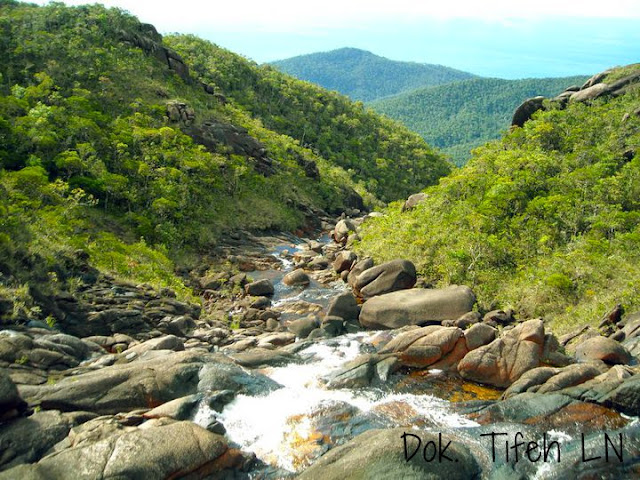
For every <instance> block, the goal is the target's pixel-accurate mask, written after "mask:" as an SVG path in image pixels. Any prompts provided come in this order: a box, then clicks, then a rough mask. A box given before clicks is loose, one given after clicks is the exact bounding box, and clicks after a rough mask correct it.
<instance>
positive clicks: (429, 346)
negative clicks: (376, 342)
mask: <svg viewBox="0 0 640 480" xmlns="http://www.w3.org/2000/svg"><path fill="white" fill-rule="evenodd" d="M468 352H469V350H468V348H467V345H466V342H465V338H464V333H463V332H462V330H460V329H459V328H457V327H441V326H437V325H431V326H428V327H423V328H418V329H415V330H410V331H408V332H406V333H402V334H400V335H398V336H397V337H396V338H394V339H393V340H391V341H390V342H389V343H388V344H387V345H386V346H385V347H384V348H383V349H382V350H381V351H380V353H396V354H397V355H398V358H399V360H400V363H401V364H402V365H404V366H408V367H428V366H433V367H434V368H451V367H455V365H456V364H457V363H458V361H460V359H462V358H463V357H464V356H465V355H466V354H467V353H468Z"/></svg>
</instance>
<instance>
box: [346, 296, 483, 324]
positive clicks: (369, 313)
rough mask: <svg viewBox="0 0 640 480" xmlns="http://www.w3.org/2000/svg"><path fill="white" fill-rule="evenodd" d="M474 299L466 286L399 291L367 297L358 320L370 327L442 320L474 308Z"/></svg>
mask: <svg viewBox="0 0 640 480" xmlns="http://www.w3.org/2000/svg"><path fill="white" fill-rule="evenodd" d="M475 302H476V298H475V295H474V294H473V292H472V291H471V289H470V288H469V287H465V286H450V287H447V288H443V289H421V288H414V289H410V290H400V291H397V292H392V293H387V294H385V295H379V296H377V297H373V298H371V299H369V300H367V301H366V302H365V303H364V304H363V305H362V311H361V312H360V318H359V320H360V324H361V325H362V326H363V327H365V328H371V329H376V328H400V327H404V326H406V325H426V324H429V323H440V322H441V321H442V320H447V319H454V318H458V317H460V316H461V315H463V314H464V313H467V312H469V311H471V309H472V308H473V305H474V304H475Z"/></svg>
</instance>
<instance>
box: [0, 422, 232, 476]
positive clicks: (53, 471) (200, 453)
mask: <svg viewBox="0 0 640 480" xmlns="http://www.w3.org/2000/svg"><path fill="white" fill-rule="evenodd" d="M240 463H241V459H240V458H239V457H234V455H233V454H232V451H230V449H229V447H228V446H227V443H226V441H225V439H224V437H222V436H220V435H216V434H213V433H210V432H208V431H207V430H205V429H204V428H202V427H199V426H197V425H196V424H194V423H192V422H176V423H170V424H168V425H163V424H160V425H159V426H155V427H154V426H150V427H148V428H144V429H143V428H134V429H132V430H128V431H124V432H116V433H113V434H111V435H108V436H106V438H103V439H100V440H98V441H96V442H89V441H88V442H85V443H84V444H81V445H78V446H76V447H75V448H68V449H65V450H62V451H60V452H57V453H56V454H53V455H49V456H47V457H45V458H43V459H42V460H40V461H39V462H38V463H36V464H33V465H22V466H19V467H15V468H13V469H10V470H7V471H6V472H3V473H2V474H0V478H6V479H9V478H30V479H52V480H56V479H61V480H62V479H68V478H78V473H79V472H78V466H79V465H82V476H83V478H87V479H99V478H171V477H174V476H176V475H178V476H185V475H190V478H204V477H205V476H215V475H217V474H221V473H222V472H223V471H224V470H226V469H227V468H233V467H234V466H237V465H238V464H240Z"/></svg>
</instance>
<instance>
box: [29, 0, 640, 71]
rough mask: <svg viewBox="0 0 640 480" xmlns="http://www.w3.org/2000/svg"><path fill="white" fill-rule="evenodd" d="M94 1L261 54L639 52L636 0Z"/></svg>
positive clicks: (438, 56)
mask: <svg viewBox="0 0 640 480" xmlns="http://www.w3.org/2000/svg"><path fill="white" fill-rule="evenodd" d="M35 3H40V4H43V3H47V2H46V1H45V0H40V1H36V2H35ZM65 3H67V4H74V5H77V4H81V3H87V2H86V1H77V0H68V1H66V2H65ZM101 3H103V4H105V5H107V6H118V7H120V8H123V9H125V10H128V11H130V12H131V13H133V14H135V15H137V16H138V17H139V18H140V19H141V20H142V21H145V22H149V23H153V24H154V25H156V27H158V29H159V30H160V32H161V33H168V32H180V33H195V34H197V35H199V36H201V37H203V38H206V39H208V40H211V41H212V42H214V43H216V44H218V45H220V46H222V47H225V48H228V49H230V50H232V51H234V52H236V53H240V54H242V55H244V56H246V57H248V58H251V59H253V60H255V61H257V62H259V63H262V62H268V61H272V60H278V59H283V58H288V57H291V56H295V55H300V54H305V53H312V52H317V51H327V50H332V49H336V48H341V47H356V48H362V49H364V50H369V51H372V52H373V53H376V54H378V55H382V56H385V57H388V58H391V59H394V60H406V61H414V62H422V63H436V64H441V65H447V66H450V67H454V68H459V69H461V70H466V71H470V72H473V73H476V74H479V75H484V76H494V77H502V78H525V77H544V76H565V75H573V74H590V73H595V72H599V71H602V70H604V69H606V68H608V67H611V66H615V65H623V64H628V63H636V62H640V28H638V25H640V1H638V0H608V1H607V2H606V4H603V3H602V1H601V0H581V1H571V0H565V1H564V2H558V1H557V0H554V1H552V0H537V1H534V2H531V1H522V0H494V1H491V0H485V1H484V2H478V1H477V0H476V1H470V0H447V1H444V2H442V1H438V2H434V1H429V2H425V1H419V0H394V1H392V2H390V1H388V0H384V1H380V0H323V1H322V2H317V1H316V2H310V1H300V0H297V1H295V0H272V1H270V2H267V1H264V0H261V1H259V0H234V1H231V2H229V1H226V0H225V1H224V2H215V1H212V0H182V1H180V2H175V1H166V2H163V1H158V0H156V1H153V0H104V1H102V2H101Z"/></svg>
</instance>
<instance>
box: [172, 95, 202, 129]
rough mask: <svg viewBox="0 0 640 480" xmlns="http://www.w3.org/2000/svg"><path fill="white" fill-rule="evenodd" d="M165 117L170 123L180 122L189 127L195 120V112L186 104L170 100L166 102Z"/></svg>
mask: <svg viewBox="0 0 640 480" xmlns="http://www.w3.org/2000/svg"><path fill="white" fill-rule="evenodd" d="M167 116H168V117H169V120H171V121H172V122H181V123H183V124H184V125H186V126H190V125H192V124H193V122H194V120H195V119H196V112H195V110H194V109H193V108H192V107H190V106H189V105H187V104H186V103H183V102H179V101H177V100H172V101H170V102H167Z"/></svg>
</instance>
